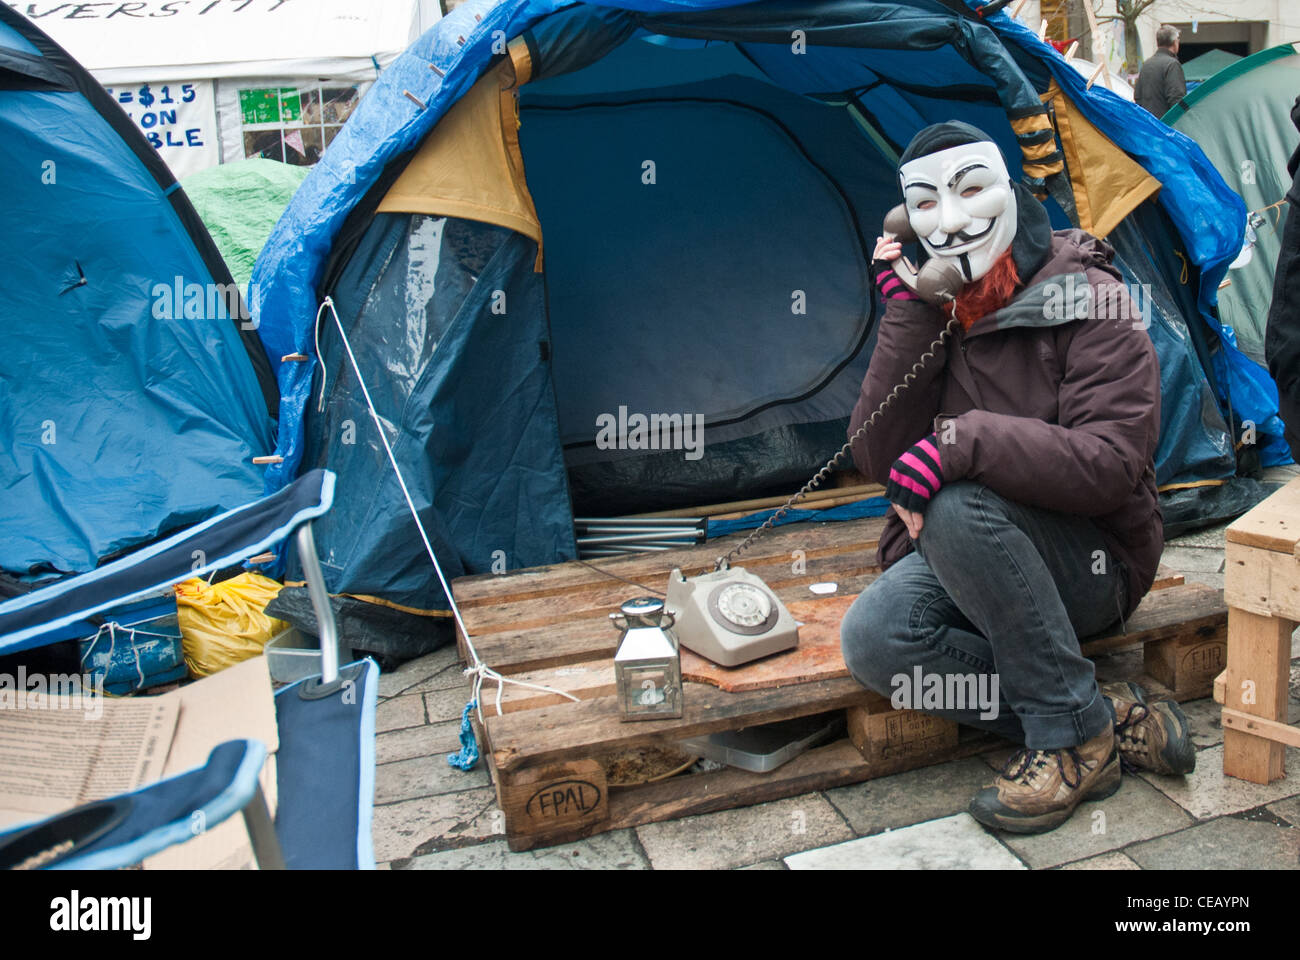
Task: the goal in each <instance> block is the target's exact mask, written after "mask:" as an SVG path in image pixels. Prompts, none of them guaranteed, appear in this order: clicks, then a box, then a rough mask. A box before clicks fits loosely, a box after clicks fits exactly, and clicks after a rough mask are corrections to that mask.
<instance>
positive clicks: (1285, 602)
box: [1221, 479, 1300, 783]
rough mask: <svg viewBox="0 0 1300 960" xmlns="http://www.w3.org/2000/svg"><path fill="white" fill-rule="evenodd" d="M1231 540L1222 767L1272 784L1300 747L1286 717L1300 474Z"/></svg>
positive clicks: (1296, 610) (1299, 581) (1236, 528)
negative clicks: (1290, 752)
mask: <svg viewBox="0 0 1300 960" xmlns="http://www.w3.org/2000/svg"><path fill="white" fill-rule="evenodd" d="M1226 539H1227V545H1226V547H1225V550H1224V556H1225V560H1226V566H1225V568H1224V577H1223V581H1224V599H1225V600H1226V601H1227V603H1228V652H1227V670H1226V671H1225V672H1224V677H1223V685H1222V697H1223V699H1222V701H1221V702H1222V703H1223V772H1224V773H1225V774H1227V775H1229V776H1233V777H1240V778H1241V779H1243V780H1250V781H1252V782H1254V783H1269V782H1270V781H1273V780H1277V779H1279V778H1280V777H1283V776H1285V774H1286V771H1285V769H1284V763H1283V761H1284V759H1285V756H1286V747H1287V746H1292V747H1300V730H1297V729H1296V728H1295V727H1292V726H1288V725H1287V723H1286V719H1287V695H1288V683H1289V679H1290V665H1291V634H1292V632H1293V631H1294V630H1295V628H1296V624H1297V623H1300V547H1298V546H1297V542H1298V541H1300V479H1296V480H1292V481H1291V482H1290V483H1288V484H1287V485H1286V486H1285V487H1283V488H1282V489H1281V490H1279V491H1277V492H1276V493H1274V494H1273V495H1272V496H1270V497H1269V498H1268V499H1267V500H1264V501H1263V502H1262V503H1260V504H1258V505H1257V506H1256V507H1255V508H1254V509H1252V510H1251V511H1250V512H1249V513H1247V514H1245V515H1244V516H1242V517H1240V518H1239V519H1237V520H1236V521H1235V522H1234V523H1233V524H1232V525H1231V526H1229V527H1228V530H1227V534H1226Z"/></svg>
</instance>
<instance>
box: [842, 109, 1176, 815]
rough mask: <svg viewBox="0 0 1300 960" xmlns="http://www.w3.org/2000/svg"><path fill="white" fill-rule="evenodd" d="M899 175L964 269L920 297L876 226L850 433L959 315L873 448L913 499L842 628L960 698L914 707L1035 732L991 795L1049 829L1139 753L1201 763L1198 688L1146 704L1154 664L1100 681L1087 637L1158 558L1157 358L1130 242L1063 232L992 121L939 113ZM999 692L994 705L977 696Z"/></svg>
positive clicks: (857, 654) (1149, 766)
mask: <svg viewBox="0 0 1300 960" xmlns="http://www.w3.org/2000/svg"><path fill="white" fill-rule="evenodd" d="M899 183H900V186H901V188H902V192H903V199H904V203H905V205H906V214H907V221H908V223H910V225H911V228H912V232H914V233H915V235H916V236H917V238H918V239H919V243H920V245H921V247H922V248H923V249H924V251H925V252H926V253H927V254H928V255H929V257H931V258H935V259H936V261H937V262H936V263H935V264H934V265H931V268H927V267H923V268H922V272H923V273H927V272H928V273H930V275H931V276H934V275H936V274H935V271H934V269H932V268H933V267H947V269H948V270H949V273H950V275H951V283H950V288H949V289H948V290H947V291H946V294H945V293H944V292H940V293H939V294H937V295H936V293H935V291H934V289H933V285H931V287H930V288H929V290H928V291H927V288H926V285H925V284H918V285H917V286H918V289H920V290H921V291H922V292H923V293H926V294H927V296H929V298H930V300H932V301H935V302H927V301H926V300H922V299H921V298H920V297H919V296H918V295H917V293H916V292H915V291H913V290H912V289H911V288H910V287H909V286H908V285H907V284H905V283H904V282H903V281H902V280H901V279H900V275H899V274H900V273H901V271H900V270H896V269H895V268H896V267H897V258H898V257H899V254H900V245H899V243H898V242H896V241H894V240H893V238H892V237H882V238H881V239H879V240H878V242H877V244H876V249H875V254H874V258H875V262H874V264H873V266H874V268H875V272H876V283H877V287H878V291H879V294H880V297H881V299H882V300H883V301H884V304H885V313H884V317H883V319H882V320H881V324H880V332H879V337H878V341H877V345H876V349H875V353H874V354H873V355H872V358H871V364H870V367H869V369H868V371H867V375H866V378H865V380H864V381H863V384H862V394H861V397H860V399H859V401H858V404H857V407H856V408H855V409H854V411H853V416H852V417H851V419H850V426H849V433H850V435H852V434H853V433H854V432H855V431H856V430H857V428H858V427H859V426H861V424H862V423H863V422H864V421H865V420H866V418H867V417H868V416H869V415H870V414H871V412H872V411H874V410H875V409H876V408H877V407H878V406H879V405H880V403H881V402H882V401H883V400H884V399H885V397H886V396H887V395H888V394H889V392H890V391H891V390H892V389H893V388H894V385H895V384H897V383H899V382H901V381H902V380H903V378H904V375H905V374H907V373H908V371H910V370H911V369H912V365H913V364H914V363H916V362H917V359H918V358H919V357H920V356H921V354H922V353H923V352H925V350H926V349H927V347H928V345H929V344H930V343H931V341H933V340H934V339H935V338H936V337H938V336H939V334H940V331H942V330H943V329H944V327H945V325H946V324H948V323H949V322H950V320H951V319H952V318H953V317H955V318H956V320H957V321H959V323H960V330H959V331H957V332H956V333H955V335H954V337H953V339H952V340H950V341H949V342H948V343H947V344H945V346H943V347H942V348H941V349H940V350H939V352H938V354H937V355H936V356H935V358H934V359H933V360H931V361H930V362H929V363H928V364H927V365H926V366H925V367H924V368H923V369H922V371H921V372H920V373H919V375H918V376H917V378H916V380H915V382H913V383H912V385H911V386H910V387H909V388H908V389H907V391H906V392H904V393H903V394H901V395H900V397H899V399H898V401H897V402H896V403H895V404H893V405H892V406H891V407H890V408H889V409H888V410H887V411H886V412H885V413H884V414H883V416H882V417H881V418H879V419H878V422H877V424H876V426H874V427H872V428H871V429H870V430H869V431H868V432H867V434H866V436H865V438H864V439H862V440H860V441H858V443H857V444H855V446H854V448H853V453H854V459H855V460H856V462H857V464H858V467H859V469H861V470H862V472H863V473H865V474H867V475H868V476H870V477H872V478H873V479H875V480H876V481H878V482H880V483H882V484H885V485H886V495H887V496H888V497H889V499H890V501H891V504H892V511H891V515H890V517H889V519H888V521H887V523H886V525H885V529H884V531H883V533H882V534H881V537H880V547H879V560H880V562H881V565H882V566H883V567H884V568H885V571H884V573H883V574H881V576H880V577H879V578H878V579H877V580H876V581H875V582H874V583H872V585H871V586H870V587H869V588H868V589H867V590H866V591H865V592H864V593H863V594H862V595H861V596H860V597H859V598H858V599H857V600H856V601H855V602H854V604H853V606H852V607H851V608H850V610H849V611H848V613H847V614H846V615H845V618H844V622H843V624H842V625H841V643H842V647H843V652H844V659H845V662H846V664H847V665H848V667H849V670H850V672H851V673H852V674H853V676H854V677H855V678H857V680H858V681H859V682H860V683H862V684H863V685H864V686H867V687H870V688H871V689H873V690H876V691H877V692H879V693H882V694H884V695H886V696H893V695H894V694H895V692H896V691H898V690H902V689H903V687H904V684H903V683H902V679H901V678H906V679H907V680H908V681H909V686H910V685H911V684H913V683H914V678H915V676H916V675H915V672H914V671H915V670H916V668H918V667H919V668H920V671H921V675H922V681H923V683H932V682H935V681H929V680H926V679H925V678H928V677H938V678H942V679H943V690H945V691H953V694H954V696H953V700H954V702H944V703H942V705H941V707H939V708H934V707H935V705H934V704H933V703H928V702H923V701H922V699H921V691H920V690H916V688H915V686H910V689H913V690H914V691H915V693H914V694H913V697H914V701H915V702H904V703H903V704H902V705H903V706H911V707H915V708H918V709H925V710H926V711H927V712H931V713H937V714H939V715H941V716H945V717H948V718H950V719H953V720H956V721H958V722H961V723H966V724H970V725H973V726H979V727H983V728H986V729H990V730H993V731H995V732H996V733H998V734H1001V735H1003V736H1005V737H1007V738H1009V739H1012V740H1014V741H1015V742H1017V743H1020V744H1023V745H1024V748H1023V749H1021V750H1020V751H1018V752H1017V753H1016V754H1014V755H1013V756H1012V757H1011V759H1010V760H1009V761H1008V763H1007V765H1006V767H1005V768H1004V769H1003V770H1002V772H1001V773H1000V774H999V775H998V776H997V777H996V778H995V779H994V782H993V783H992V785H991V786H989V787H986V788H985V789H983V790H981V791H980V792H979V793H978V794H976V796H975V797H974V798H973V800H972V801H971V806H970V812H971V815H972V816H974V817H975V819H977V820H978V821H980V822H981V823H983V824H984V825H985V826H988V827H991V828H994V829H1001V830H1007V831H1013V832H1019V833H1039V832H1042V831H1044V830H1051V829H1053V828H1055V827H1057V826H1059V825H1060V824H1061V823H1064V822H1065V821H1066V820H1067V819H1069V817H1070V815H1071V814H1072V813H1073V811H1074V809H1075V807H1077V806H1078V804H1079V803H1080V802H1082V801H1084V800H1088V799H1100V798H1103V797H1107V796H1110V795H1111V794H1112V793H1114V792H1115V791H1116V790H1117V789H1118V788H1119V786H1120V774H1121V768H1123V769H1130V770H1131V769H1145V770H1151V771H1155V772H1157V773H1163V774H1170V775H1174V774H1185V773H1188V772H1190V771H1191V770H1192V768H1193V767H1194V765H1195V760H1196V755H1195V750H1194V748H1193V745H1192V743H1191V740H1190V737H1189V731H1188V727H1187V721H1186V718H1185V717H1184V716H1183V714H1182V711H1181V710H1180V709H1179V708H1178V706H1177V704H1175V703H1173V702H1171V701H1161V702H1158V703H1157V702H1147V700H1146V698H1145V694H1144V692H1143V691H1142V689H1141V688H1140V687H1138V686H1136V685H1135V684H1128V683H1122V684H1112V685H1108V686H1107V687H1106V688H1104V689H1099V688H1098V685H1097V681H1096V678H1095V675H1094V672H1093V665H1092V662H1091V661H1090V660H1088V659H1087V658H1086V657H1084V656H1083V655H1082V654H1081V653H1080V649H1079V639H1080V638H1081V637H1087V636H1089V635H1091V634H1095V633H1099V632H1101V631H1103V630H1105V629H1106V628H1108V627H1111V626H1113V625H1115V624H1116V622H1117V621H1120V620H1121V619H1123V618H1125V617H1127V616H1128V615H1129V614H1130V613H1132V611H1133V610H1134V608H1136V607H1137V605H1138V601H1140V600H1141V599H1142V596H1143V595H1144V594H1145V593H1146V591H1147V590H1148V589H1150V586H1151V583H1152V580H1153V579H1154V577H1155V570H1156V566H1157V564H1158V562H1159V559H1160V553H1161V550H1162V547H1163V532H1162V529H1161V517H1160V509H1159V505H1158V502H1157V499H1156V485H1155V470H1154V466H1153V457H1154V454H1155V449H1156V439H1157V435H1158V432H1159V427H1160V372H1159V367H1158V365H1157V362H1156V355H1155V351H1154V349H1153V348H1152V345H1151V341H1150V339H1149V338H1148V336H1147V334H1146V332H1145V331H1144V330H1143V329H1142V325H1141V324H1138V323H1134V321H1133V319H1132V318H1134V317H1136V316H1138V312H1137V310H1136V308H1134V307H1133V306H1132V304H1131V301H1129V300H1128V294H1127V292H1126V291H1125V292H1122V293H1120V292H1119V291H1121V290H1123V288H1122V287H1119V288H1117V287H1116V284H1119V283H1120V273H1119V271H1118V270H1116V269H1115V268H1114V267H1113V266H1112V265H1111V259H1112V257H1113V255H1114V252H1113V250H1112V249H1111V247H1110V246H1108V245H1107V244H1106V243H1104V242H1103V241H1101V240H1099V239H1097V238H1096V237H1093V236H1091V235H1090V234H1088V233H1085V232H1084V231H1082V230H1060V231H1056V232H1053V231H1052V229H1051V227H1050V225H1049V223H1048V217H1047V212H1046V210H1045V209H1044V208H1043V206H1042V205H1041V204H1040V203H1039V202H1038V201H1037V200H1035V199H1034V196H1033V195H1032V194H1031V193H1030V192H1029V191H1028V190H1027V189H1025V187H1024V186H1022V185H1020V184H1014V183H1012V181H1011V178H1010V175H1009V173H1008V170H1007V166H1006V162H1005V160H1004V159H1003V156H1002V153H1001V152H1000V151H999V149H998V147H997V146H996V145H995V144H994V143H993V142H992V140H991V138H989V137H988V136H987V135H986V134H984V133H983V132H982V131H980V130H977V129H976V128H974V127H972V126H970V125H968V124H965V123H958V122H952V123H942V124H937V125H935V126H931V127H927V128H926V129H924V130H922V131H921V132H920V133H918V134H917V135H916V137H915V138H914V139H913V140H912V142H911V144H910V145H909V146H908V148H907V150H906V151H905V152H904V154H903V155H902V157H901V159H900V162H899ZM939 258H945V259H939ZM954 266H955V267H956V270H953V269H952V267H954ZM939 275H942V271H940V272H939ZM896 678H898V679H896ZM949 678H951V680H952V682H950V679H949ZM959 679H960V681H961V682H960V683H958V682H956V681H958V680H959ZM994 679H996V681H997V686H996V687H995V686H993V681H994ZM978 690H983V691H985V701H986V702H985V703H984V704H979V703H973V702H969V701H970V700H971V699H974V698H973V697H969V696H966V695H965V694H973V693H974V692H975V691H978ZM994 691H996V694H997V696H996V699H997V703H996V705H994V704H992V703H991V700H992V697H991V696H990V694H992V693H993V692H994ZM956 701H965V702H956Z"/></svg>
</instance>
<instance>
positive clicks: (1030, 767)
mask: <svg viewBox="0 0 1300 960" xmlns="http://www.w3.org/2000/svg"><path fill="white" fill-rule="evenodd" d="M1067 756H1068V757H1069V758H1070V760H1071V761H1073V764H1074V780H1071V779H1070V776H1069V774H1067V773H1066V763H1065V758H1066V757H1067ZM1052 758H1055V760H1056V765H1057V767H1058V768H1059V769H1060V771H1061V781H1062V782H1063V783H1064V784H1065V785H1066V786H1067V787H1069V788H1070V789H1071V790H1077V789H1079V785H1080V784H1081V783H1082V782H1083V771H1084V762H1083V758H1082V757H1080V756H1079V751H1078V750H1077V749H1076V748H1075V747H1063V748H1060V749H1057V750H1031V749H1029V748H1028V747H1025V748H1023V749H1021V750H1018V751H1017V752H1016V753H1013V754H1012V755H1011V757H1010V759H1008V760H1007V762H1006V765H1005V766H1004V767H1003V768H1002V776H1003V778H1004V779H1006V780H1009V781H1011V782H1012V783H1019V784H1022V785H1024V786H1027V787H1035V786H1037V785H1038V784H1037V783H1036V781H1037V780H1038V777H1039V776H1040V775H1041V774H1042V773H1045V772H1046V771H1047V769H1048V762H1049V760H1051V759H1052Z"/></svg>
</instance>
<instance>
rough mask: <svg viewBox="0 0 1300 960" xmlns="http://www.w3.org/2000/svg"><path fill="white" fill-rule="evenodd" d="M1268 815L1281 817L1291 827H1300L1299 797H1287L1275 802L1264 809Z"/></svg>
mask: <svg viewBox="0 0 1300 960" xmlns="http://www.w3.org/2000/svg"><path fill="white" fill-rule="evenodd" d="M1266 809H1267V810H1268V811H1269V812H1270V813H1273V814H1275V815H1276V816H1279V817H1281V818H1282V819H1283V820H1285V821H1286V822H1287V823H1289V824H1291V826H1293V827H1300V797H1288V798H1287V799H1285V800H1275V801H1273V802H1272V803H1270V804H1269V805H1268V807H1267V808H1266Z"/></svg>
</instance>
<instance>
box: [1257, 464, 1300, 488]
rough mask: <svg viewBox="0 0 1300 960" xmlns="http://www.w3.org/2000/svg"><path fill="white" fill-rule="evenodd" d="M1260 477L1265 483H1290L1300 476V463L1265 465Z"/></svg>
mask: <svg viewBox="0 0 1300 960" xmlns="http://www.w3.org/2000/svg"><path fill="white" fill-rule="evenodd" d="M1259 477H1260V479H1261V480H1262V481H1264V482H1265V483H1290V482H1291V481H1292V480H1294V479H1295V478H1296V477H1300V465H1297V464H1294V463H1281V464H1278V465H1277V466H1275V467H1265V468H1264V469H1263V470H1261V471H1260V473H1259Z"/></svg>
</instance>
